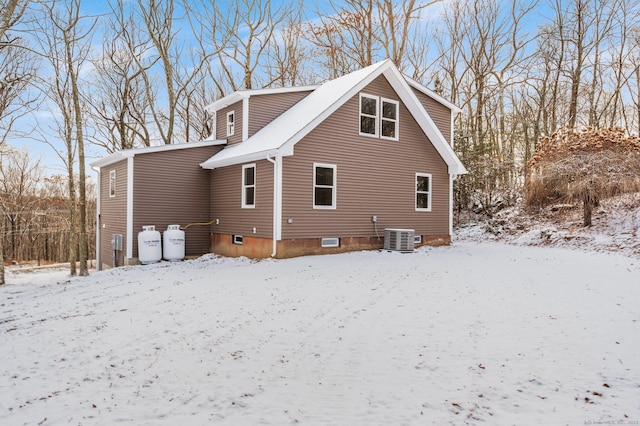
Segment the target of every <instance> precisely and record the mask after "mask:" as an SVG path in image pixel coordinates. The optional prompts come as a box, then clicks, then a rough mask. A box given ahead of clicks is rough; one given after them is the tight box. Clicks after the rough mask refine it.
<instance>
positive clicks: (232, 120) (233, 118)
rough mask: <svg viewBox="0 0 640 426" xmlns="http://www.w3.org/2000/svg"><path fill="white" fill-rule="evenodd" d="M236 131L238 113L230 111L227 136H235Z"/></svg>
mask: <svg viewBox="0 0 640 426" xmlns="http://www.w3.org/2000/svg"><path fill="white" fill-rule="evenodd" d="M235 131H236V112H235V111H229V112H228V113H227V136H233V134H234V133H235Z"/></svg>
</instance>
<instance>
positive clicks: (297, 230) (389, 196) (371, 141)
mask: <svg viewBox="0 0 640 426" xmlns="http://www.w3.org/2000/svg"><path fill="white" fill-rule="evenodd" d="M362 93H366V94H369V95H374V96H381V97H385V98H388V99H399V98H398V96H397V94H396V93H395V91H394V90H393V88H392V87H391V86H390V85H389V84H388V82H387V80H386V79H385V78H384V77H383V76H381V77H378V78H377V79H376V80H375V81H374V82H372V83H371V84H370V85H369V86H368V87H367V88H365V89H364V90H362ZM358 100H359V96H358V94H356V95H355V96H354V97H353V98H352V99H350V100H349V101H347V102H346V104H345V105H343V106H342V107H341V108H339V109H338V111H336V112H335V113H334V114H333V115H332V116H331V117H330V118H328V119H327V120H325V122H324V123H322V124H320V125H319V126H318V127H317V128H316V129H314V130H313V131H312V132H311V133H310V134H309V135H308V136H306V137H305V138H304V139H303V140H302V141H300V142H299V143H298V144H297V145H296V147H295V155H294V156H293V157H285V158H284V159H283V162H284V166H283V168H284V179H283V224H282V227H283V238H284V239H290V238H319V237H347V236H349V237H370V236H376V231H375V228H374V224H373V222H372V220H371V217H372V216H373V215H376V216H377V217H378V221H377V228H378V234H379V235H380V237H383V235H384V228H412V229H415V230H416V234H419V235H448V234H449V175H448V173H447V166H446V164H445V162H444V161H443V160H442V158H441V157H440V156H439V155H438V153H437V152H436V150H435V148H434V147H433V145H432V144H431V143H430V142H429V140H428V139H427V137H426V136H425V134H424V133H423V132H422V131H421V129H420V127H419V126H418V124H417V123H416V122H415V120H414V119H413V118H412V117H411V116H410V114H409V112H408V110H407V109H406V108H405V107H404V105H403V104H402V103H401V104H400V108H399V138H400V139H399V140H398V141H391V140H385V139H380V138H375V137H368V136H359V135H358V129H359V127H358V125H359V121H358V120H359V119H358V112H359V110H358V107H359V105H358ZM314 162H318V163H326V164H335V165H336V166H337V188H336V190H337V208H336V209H335V210H317V209H313V183H312V182H313V163H314ZM416 172H419V173H430V174H432V178H433V183H432V191H433V194H432V211H431V212H422V211H420V212H417V211H415V196H416V195H415V179H416V177H415V175H416ZM288 219H293V223H288Z"/></svg>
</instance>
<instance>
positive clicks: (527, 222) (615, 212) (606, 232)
mask: <svg viewBox="0 0 640 426" xmlns="http://www.w3.org/2000/svg"><path fill="white" fill-rule="evenodd" d="M456 238H457V240H458V241H459V240H466V241H487V240H493V241H502V242H507V243H509V244H515V245H527V246H550V247H569V248H574V249H579V250H584V251H599V252H616V253H622V254H625V255H627V256H631V257H636V258H640V193H634V194H625V195H620V196H618V197H613V198H609V199H605V200H602V201H601V202H600V206H599V207H597V208H596V209H595V210H594V212H593V226H591V227H588V228H585V227H584V226H582V207H581V206H571V205H562V206H551V207H548V208H546V209H543V210H541V211H540V212H537V213H533V212H526V211H525V209H524V208H523V207H522V206H521V205H518V206H516V207H511V208H507V209H504V210H502V211H500V212H498V213H497V214H496V215H495V217H494V218H492V219H490V220H482V221H471V222H469V223H467V224H465V225H462V226H461V227H460V228H458V230H457V232H456Z"/></svg>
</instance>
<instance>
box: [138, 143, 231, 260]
mask: <svg viewBox="0 0 640 426" xmlns="http://www.w3.org/2000/svg"><path fill="white" fill-rule="evenodd" d="M219 150H220V147H218V146H211V147H201V148H191V149H180V150H173V151H166V152H155V153H148V154H144V155H137V156H135V157H134V165H133V168H134V171H133V173H134V191H133V197H134V213H133V234H134V241H133V256H134V257H138V240H137V235H138V233H139V232H140V231H142V226H145V225H154V226H155V227H156V230H157V231H160V232H164V231H165V230H166V229H167V226H168V225H171V224H177V225H180V226H185V225H187V224H189V223H198V222H208V221H210V220H211V217H210V215H209V171H208V170H204V169H202V168H201V167H200V165H199V164H200V163H202V162H204V161H206V160H207V159H208V158H210V157H211V156H212V155H214V154H215V153H216V152H218V151H219ZM208 251H209V227H208V226H192V227H189V228H188V229H187V230H186V231H185V255H186V256H197V255H201V254H204V253H208Z"/></svg>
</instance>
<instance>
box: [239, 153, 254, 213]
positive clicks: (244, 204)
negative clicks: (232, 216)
mask: <svg viewBox="0 0 640 426" xmlns="http://www.w3.org/2000/svg"><path fill="white" fill-rule="evenodd" d="M249 168H253V185H247V182H246V181H245V178H246V175H245V170H247V169H249ZM257 180H258V168H257V167H256V163H251V164H244V165H243V166H242V203H241V205H242V208H243V209H255V208H256V195H257V190H256V188H257ZM248 188H253V204H247V197H246V192H245V191H246V190H247V189H248Z"/></svg>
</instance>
